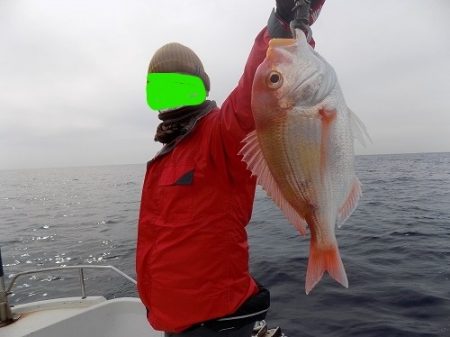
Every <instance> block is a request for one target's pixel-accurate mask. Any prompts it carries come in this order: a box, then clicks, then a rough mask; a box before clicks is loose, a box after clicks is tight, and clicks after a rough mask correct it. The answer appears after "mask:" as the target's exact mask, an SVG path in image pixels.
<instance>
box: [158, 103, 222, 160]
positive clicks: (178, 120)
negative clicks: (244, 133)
mask: <svg viewBox="0 0 450 337" xmlns="http://www.w3.org/2000/svg"><path fill="white" fill-rule="evenodd" d="M216 107H217V104H216V102H215V101H209V100H206V101H205V102H203V103H202V104H199V105H195V106H186V107H182V108H179V109H175V110H169V111H163V112H160V113H159V115H158V118H159V119H160V120H161V121H162V123H160V124H159V125H158V128H157V129H156V134H155V141H157V142H160V143H163V144H164V147H163V148H162V149H161V151H160V152H159V153H158V154H157V155H156V157H155V158H153V159H152V160H151V161H153V160H154V159H156V158H157V157H160V156H162V155H164V154H166V153H168V152H170V151H172V149H173V148H174V147H175V146H176V145H177V144H178V142H179V141H180V140H181V139H183V138H184V137H185V136H186V135H188V134H189V133H190V132H191V131H192V130H193V129H194V128H195V125H196V123H197V121H198V120H199V119H201V118H202V117H203V116H205V115H207V114H208V113H209V112H211V111H212V110H213V109H214V108H216Z"/></svg>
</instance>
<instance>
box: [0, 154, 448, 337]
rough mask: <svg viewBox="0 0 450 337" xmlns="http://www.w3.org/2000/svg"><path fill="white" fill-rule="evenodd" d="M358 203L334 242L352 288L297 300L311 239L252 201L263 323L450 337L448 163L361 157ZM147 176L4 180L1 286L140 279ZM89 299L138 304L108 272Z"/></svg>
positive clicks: (0, 179) (123, 171)
mask: <svg viewBox="0 0 450 337" xmlns="http://www.w3.org/2000/svg"><path fill="white" fill-rule="evenodd" d="M356 166H357V174H358V176H359V178H360V180H361V182H362V184H363V197H362V199H361V201H360V204H359V206H358V208H357V209H356V211H355V212H354V213H353V215H352V216H351V217H350V219H349V220H348V221H347V222H346V223H345V224H344V225H343V226H342V228H340V229H337V230H336V234H337V239H338V242H339V246H340V252H341V256H342V260H343V262H344V265H345V268H346V271H347V275H348V279H349V288H348V289H345V288H343V287H342V286H340V285H339V284H338V283H336V282H335V281H334V280H332V279H331V278H330V277H328V276H327V275H326V276H324V278H323V279H322V281H321V282H320V283H319V284H318V285H317V286H316V287H315V288H314V289H313V291H312V292H311V293H310V294H309V295H306V294H305V291H304V283H305V275H306V266H307V259H308V247H309V238H308V237H301V236H299V235H298V234H297V232H296V231H295V229H294V228H293V227H292V226H291V225H290V224H289V223H288V222H287V221H286V219H285V218H284V217H283V215H282V214H281V212H280V211H279V210H278V209H277V208H276V206H274V205H273V203H272V201H271V200H270V199H269V198H268V197H267V196H266V195H265V193H264V191H262V190H260V189H258V190H257V193H256V198H255V204H254V211H253V216H252V220H251V222H250V224H249V225H248V227H247V228H248V235H249V242H250V255H251V259H250V268H251V271H252V274H253V275H254V277H255V278H256V279H257V280H258V281H259V282H260V283H262V284H264V285H265V286H266V287H267V288H268V289H269V290H270V291H271V298H272V306H271V310H270V312H269V314H268V317H267V321H268V323H269V325H270V326H277V325H279V326H281V328H282V330H283V331H284V332H285V333H286V334H287V335H288V336H289V337H306V336H308V337H309V336H311V337H318V336H333V337H334V336H336V337H340V336H342V337H348V336H357V337H369V336H374V337H375V336H377V337H379V336H387V337H395V336H405V337H406V336H407V337H413V336H450V153H430V154H401V155H376V156H358V157H357V158H356ZM144 173H145V164H143V165H123V166H101V167H79V168H55V169H33V170H10V171H0V246H1V248H2V253H3V264H4V268H5V274H6V282H7V283H8V282H9V280H10V278H11V275H12V274H14V273H16V272H20V271H24V270H29V269H36V268H45V267H54V266H69V265H76V264H91V265H109V264H111V265H114V266H115V267H117V268H119V269H121V270H122V271H124V272H125V273H127V274H129V275H130V276H132V277H135V271H134V269H135V264H134V253H135V242H136V223H137V217H138V211H139V199H140V193H141V186H142V180H143V176H144ZM86 277H87V293H88V295H94V294H97V293H98V292H101V293H103V294H104V295H105V296H106V297H108V298H111V297H114V296H116V297H118V296H136V292H135V289H134V286H133V285H132V284H131V283H129V282H128V281H126V280H125V279H122V278H120V277H118V276H116V275H115V274H113V273H111V272H107V271H102V272H100V273H99V272H93V271H90V270H87V271H86ZM79 293H80V291H79V286H78V275H77V274H73V273H68V272H49V273H45V274H40V275H34V276H27V277H25V278H22V279H19V282H18V284H17V286H16V287H15V289H14V294H13V295H11V302H12V303H13V304H18V303H25V302H30V301H36V300H43V299H49V298H54V297H58V296H62V295H64V296H67V295H68V294H69V295H73V296H77V295H78V294H79Z"/></svg>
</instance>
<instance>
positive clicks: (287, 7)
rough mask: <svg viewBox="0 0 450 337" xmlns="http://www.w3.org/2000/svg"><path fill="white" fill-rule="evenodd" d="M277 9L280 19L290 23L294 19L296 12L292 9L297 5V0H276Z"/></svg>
mask: <svg viewBox="0 0 450 337" xmlns="http://www.w3.org/2000/svg"><path fill="white" fill-rule="evenodd" d="M276 3H277V9H276V12H277V14H278V16H279V17H280V19H282V20H283V21H284V22H286V23H289V22H291V21H292V20H293V19H294V12H293V11H292V10H293V9H294V6H295V0H276Z"/></svg>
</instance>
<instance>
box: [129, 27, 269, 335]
mask: <svg viewBox="0 0 450 337" xmlns="http://www.w3.org/2000/svg"><path fill="white" fill-rule="evenodd" d="M268 41H269V35H268V33H267V30H266V29H264V30H263V31H262V32H261V33H260V34H259V35H258V36H257V38H256V41H255V44H254V46H253V49H252V51H251V53H250V56H249V59H248V61H247V65H246V67H245V71H244V74H243V76H242V77H241V79H240V81H239V84H238V86H237V87H236V88H235V89H234V91H233V92H232V93H231V94H230V96H229V97H228V98H227V100H226V101H225V102H224V103H223V105H222V108H221V109H218V108H216V109H214V110H213V111H212V112H210V113H209V114H207V115H206V116H204V117H203V118H201V119H200V120H199V121H198V122H197V125H196V126H195V129H194V130H193V131H192V132H191V133H190V134H189V135H188V136H186V137H185V138H183V139H182V141H180V142H179V143H178V144H177V146H176V147H175V148H174V149H173V150H172V151H170V152H169V153H167V154H164V155H162V156H159V157H156V158H155V159H154V160H152V161H151V162H150V163H149V165H148V167H147V173H146V176H145V181H144V186H143V191H142V200H141V211H140V218H139V229H138V244H137V261H136V264H137V277H138V290H139V294H140V297H141V299H142V302H143V303H144V304H145V306H146V307H147V308H148V310H149V315H148V318H149V321H150V323H151V325H152V326H153V327H154V328H155V329H157V330H163V331H169V332H180V331H182V330H184V329H186V328H188V327H190V326H192V325H193V324H196V323H199V322H203V321H207V320H210V319H214V318H218V317H223V316H226V315H229V314H231V313H233V312H234V311H236V310H237V309H238V308H239V306H240V305H241V304H242V303H243V302H244V301H245V300H246V299H247V298H249V297H250V296H252V295H254V294H255V293H256V292H257V286H256V284H255V282H254V281H253V279H252V278H251V276H250V274H249V270H248V244H247V234H246V231H245V226H246V225H247V223H248V222H249V220H250V217H251V213H252V207H253V198H254V192H255V179H253V178H251V176H250V172H249V171H248V170H247V169H246V166H245V164H244V163H243V162H242V161H241V159H242V158H241V157H240V156H238V155H237V153H238V151H239V149H240V148H241V146H242V144H241V141H242V139H243V138H244V137H245V136H246V135H247V134H248V133H249V132H250V131H252V130H253V129H254V121H253V116H252V112H251V108H250V97H251V88H252V83H253V77H254V74H255V71H256V68H257V67H258V65H259V64H260V63H261V62H262V61H263V59H264V57H265V54H266V49H267V45H268Z"/></svg>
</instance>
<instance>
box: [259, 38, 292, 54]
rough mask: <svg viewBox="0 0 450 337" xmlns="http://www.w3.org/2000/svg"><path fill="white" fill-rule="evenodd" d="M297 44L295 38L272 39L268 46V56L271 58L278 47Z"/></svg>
mask: <svg viewBox="0 0 450 337" xmlns="http://www.w3.org/2000/svg"><path fill="white" fill-rule="evenodd" d="M295 44H296V40H295V39H271V40H270V41H269V47H268V48H267V52H266V57H268V58H271V57H272V55H273V53H274V52H275V49H277V48H278V47H289V46H294V45H295Z"/></svg>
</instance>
